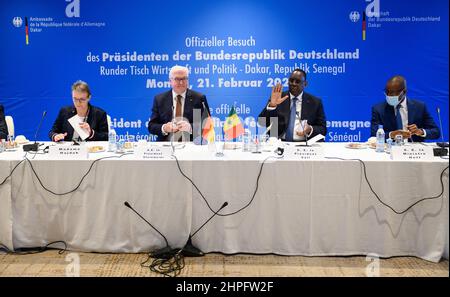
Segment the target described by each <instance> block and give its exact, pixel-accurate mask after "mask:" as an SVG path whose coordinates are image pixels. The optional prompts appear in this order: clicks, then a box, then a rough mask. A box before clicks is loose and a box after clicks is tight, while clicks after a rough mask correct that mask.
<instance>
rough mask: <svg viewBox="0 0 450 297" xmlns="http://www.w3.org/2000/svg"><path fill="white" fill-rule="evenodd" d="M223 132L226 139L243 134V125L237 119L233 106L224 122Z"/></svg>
mask: <svg viewBox="0 0 450 297" xmlns="http://www.w3.org/2000/svg"><path fill="white" fill-rule="evenodd" d="M223 132H224V133H225V139H226V140H232V139H236V138H238V137H239V136H241V135H242V134H244V127H243V126H242V123H241V120H240V119H239V117H238V115H237V113H236V109H235V108H234V106H233V107H232V108H231V110H230V113H229V114H228V117H227V119H226V120H225V124H224V125H223Z"/></svg>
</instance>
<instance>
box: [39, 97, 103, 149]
mask: <svg viewBox="0 0 450 297" xmlns="http://www.w3.org/2000/svg"><path fill="white" fill-rule="evenodd" d="M76 114H77V110H76V109H75V107H74V106H66V107H63V108H61V110H60V111H59V114H58V117H57V118H56V120H55V123H54V124H53V127H52V129H51V130H50V132H49V133H48V137H50V139H51V140H53V136H54V135H55V134H59V133H65V132H67V136H66V137H65V138H64V141H72V137H73V132H74V130H73V128H72V125H71V124H70V123H69V121H68V119H70V118H71V117H73V116H74V115H76ZM86 122H87V123H88V124H89V126H90V127H91V129H93V130H94V136H93V137H92V138H87V139H86V141H108V120H107V118H106V112H105V111H104V110H103V109H101V108H98V107H95V106H92V105H91V104H89V114H88V118H87V121H86Z"/></svg>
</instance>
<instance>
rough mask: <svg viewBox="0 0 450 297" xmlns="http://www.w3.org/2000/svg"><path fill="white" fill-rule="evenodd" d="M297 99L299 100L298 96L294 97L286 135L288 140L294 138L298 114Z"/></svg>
mask: <svg viewBox="0 0 450 297" xmlns="http://www.w3.org/2000/svg"><path fill="white" fill-rule="evenodd" d="M297 101H298V98H297V97H295V98H292V106H291V112H290V114H289V124H288V128H287V130H286V135H285V137H284V138H285V139H286V141H293V140H294V127H295V117H296V115H297Z"/></svg>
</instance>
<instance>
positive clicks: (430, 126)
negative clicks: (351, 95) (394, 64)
mask: <svg viewBox="0 0 450 297" xmlns="http://www.w3.org/2000/svg"><path fill="white" fill-rule="evenodd" d="M406 92H407V88H406V80H405V78H404V77H402V76H400V75H397V76H394V77H392V78H390V79H389V80H388V81H387V83H386V89H385V95H386V101H384V102H382V103H379V104H377V105H375V106H373V107H372V121H371V136H375V135H376V133H377V130H378V125H383V129H384V131H385V133H386V138H387V137H391V138H395V136H396V135H399V134H401V135H403V138H404V139H407V138H411V139H412V141H414V142H421V141H424V140H425V139H436V138H439V135H440V132H439V128H438V127H437V125H436V123H435V122H434V120H433V118H432V117H431V115H430V114H429V113H428V110H427V107H426V106H425V103H423V102H421V101H418V100H413V99H409V98H406Z"/></svg>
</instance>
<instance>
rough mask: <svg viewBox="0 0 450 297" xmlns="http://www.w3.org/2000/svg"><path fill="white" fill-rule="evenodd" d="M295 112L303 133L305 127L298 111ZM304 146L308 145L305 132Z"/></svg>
mask: <svg viewBox="0 0 450 297" xmlns="http://www.w3.org/2000/svg"><path fill="white" fill-rule="evenodd" d="M295 113H296V114H297V117H298V119H299V121H300V126H302V129H303V133H305V127H304V126H303V122H302V118H301V117H300V115H299V112H298V111H296V112H295ZM305 146H308V135H307V134H306V133H305Z"/></svg>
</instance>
